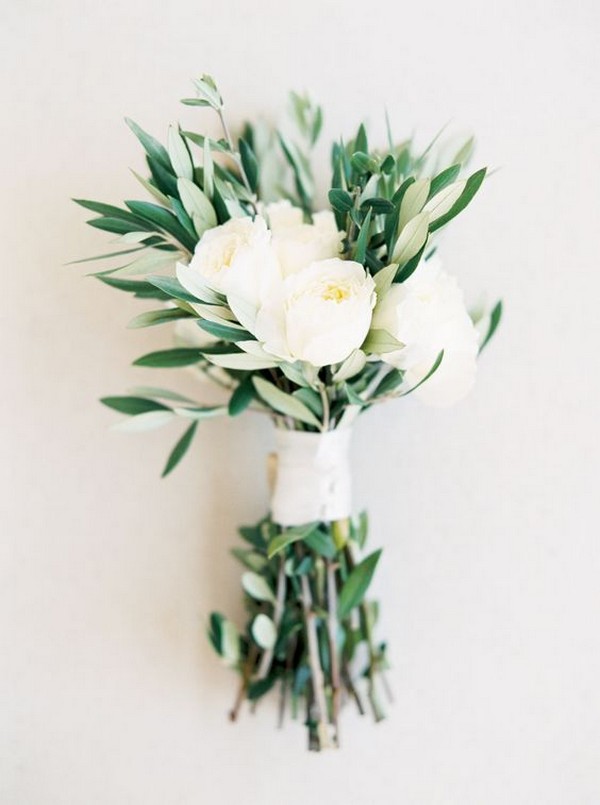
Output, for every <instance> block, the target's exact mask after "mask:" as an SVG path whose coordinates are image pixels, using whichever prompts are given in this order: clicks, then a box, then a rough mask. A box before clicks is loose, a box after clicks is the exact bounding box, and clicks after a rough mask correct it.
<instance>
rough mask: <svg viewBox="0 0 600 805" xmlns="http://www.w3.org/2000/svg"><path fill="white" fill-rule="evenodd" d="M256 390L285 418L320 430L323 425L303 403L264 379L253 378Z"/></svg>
mask: <svg viewBox="0 0 600 805" xmlns="http://www.w3.org/2000/svg"><path fill="white" fill-rule="evenodd" d="M252 382H253V383H254V388H255V389H256V391H257V392H258V394H259V396H260V397H261V398H262V399H263V400H264V401H265V402H266V403H267V405H269V406H270V407H271V408H273V410H275V411H278V412H279V413H280V414H284V415H285V416H291V417H292V418H293V419H297V420H299V421H300V422H305V423H306V424H307V425H312V426H313V427H315V428H317V429H320V428H321V423H320V422H319V420H318V419H317V418H316V416H315V415H314V414H313V412H312V411H311V410H310V409H309V408H307V407H306V405H304V403H303V402H301V401H300V400H297V399H296V398H295V397H292V395H291V394H286V393H285V391H281V389H278V388H277V386H275V385H273V383H269V381H268V380H265V379H264V378H262V377H254V378H252Z"/></svg>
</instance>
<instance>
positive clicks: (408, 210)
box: [398, 179, 431, 238]
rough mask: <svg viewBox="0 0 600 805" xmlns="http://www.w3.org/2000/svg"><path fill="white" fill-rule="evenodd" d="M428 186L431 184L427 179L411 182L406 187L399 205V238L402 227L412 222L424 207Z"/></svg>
mask: <svg viewBox="0 0 600 805" xmlns="http://www.w3.org/2000/svg"><path fill="white" fill-rule="evenodd" d="M430 186H431V182H430V180H429V179H417V180H416V182H413V183H412V184H411V185H409V186H408V187H407V189H406V192H405V193H404V198H403V199H402V204H401V205H400V219H399V225H398V226H399V230H400V237H401V238H402V230H403V229H404V227H405V226H406V225H407V224H408V223H409V221H412V220H413V218H414V217H415V216H416V215H418V214H419V213H420V212H421V210H422V209H423V207H424V206H425V202H426V201H427V198H428V196H429V188H430Z"/></svg>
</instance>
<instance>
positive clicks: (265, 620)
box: [250, 612, 277, 650]
mask: <svg viewBox="0 0 600 805" xmlns="http://www.w3.org/2000/svg"><path fill="white" fill-rule="evenodd" d="M250 632H251V633H252V637H253V638H254V640H255V642H256V643H257V644H258V645H259V646H260V647H261V648H262V649H267V650H268V649H272V648H273V646H274V645H275V641H276V640H277V629H276V628H275V624H274V623H273V621H272V620H271V618H269V616H268V615H265V614H264V612H260V613H259V614H258V615H257V616H256V617H255V618H254V620H253V621H252V626H251V627H250Z"/></svg>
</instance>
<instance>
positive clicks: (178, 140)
mask: <svg viewBox="0 0 600 805" xmlns="http://www.w3.org/2000/svg"><path fill="white" fill-rule="evenodd" d="M167 150H168V152H169V159H170V160H171V165H173V170H174V171H175V174H176V175H177V176H180V177H183V178H185V179H189V180H191V179H192V178H193V177H194V165H193V163H192V158H191V157H190V152H189V151H188V149H187V145H186V144H185V141H184V139H183V137H182V136H181V134H180V133H179V132H178V131H177V129H176V128H175V126H169V133H168V135H167ZM182 200H183V199H182Z"/></svg>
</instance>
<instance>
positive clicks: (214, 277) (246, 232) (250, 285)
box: [189, 216, 279, 307]
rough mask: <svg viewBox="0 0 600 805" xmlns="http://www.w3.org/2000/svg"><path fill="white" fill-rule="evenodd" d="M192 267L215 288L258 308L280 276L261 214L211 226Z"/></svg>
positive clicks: (199, 247) (203, 237)
mask: <svg viewBox="0 0 600 805" xmlns="http://www.w3.org/2000/svg"><path fill="white" fill-rule="evenodd" d="M189 267H190V269H191V270H192V271H198V272H199V274H200V275H201V277H202V278H203V279H204V281H205V282H206V284H207V285H209V286H210V287H211V288H214V289H215V290H216V291H220V292H221V293H223V294H225V295H226V296H228V297H229V296H230V295H231V296H232V297H235V298H236V299H240V300H242V301H243V302H244V303H246V304H247V305H250V306H251V307H258V304H259V303H260V301H261V299H262V297H263V296H264V294H265V292H266V290H267V289H268V288H269V287H270V286H271V284H272V283H273V282H275V281H277V280H278V279H279V269H278V266H277V261H276V258H275V255H274V252H273V248H272V246H271V233H270V232H269V230H268V229H267V225H266V222H265V220H264V218H262V217H261V216H257V217H256V218H255V219H254V220H252V218H232V219H231V220H229V221H227V222H226V223H224V224H222V225H221V226H216V227H214V228H213V229H208V230H207V231H206V232H205V233H204V234H203V235H202V237H201V238H200V241H199V242H198V244H197V246H196V249H195V251H194V256H193V257H192V260H191V262H190V265H189Z"/></svg>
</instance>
